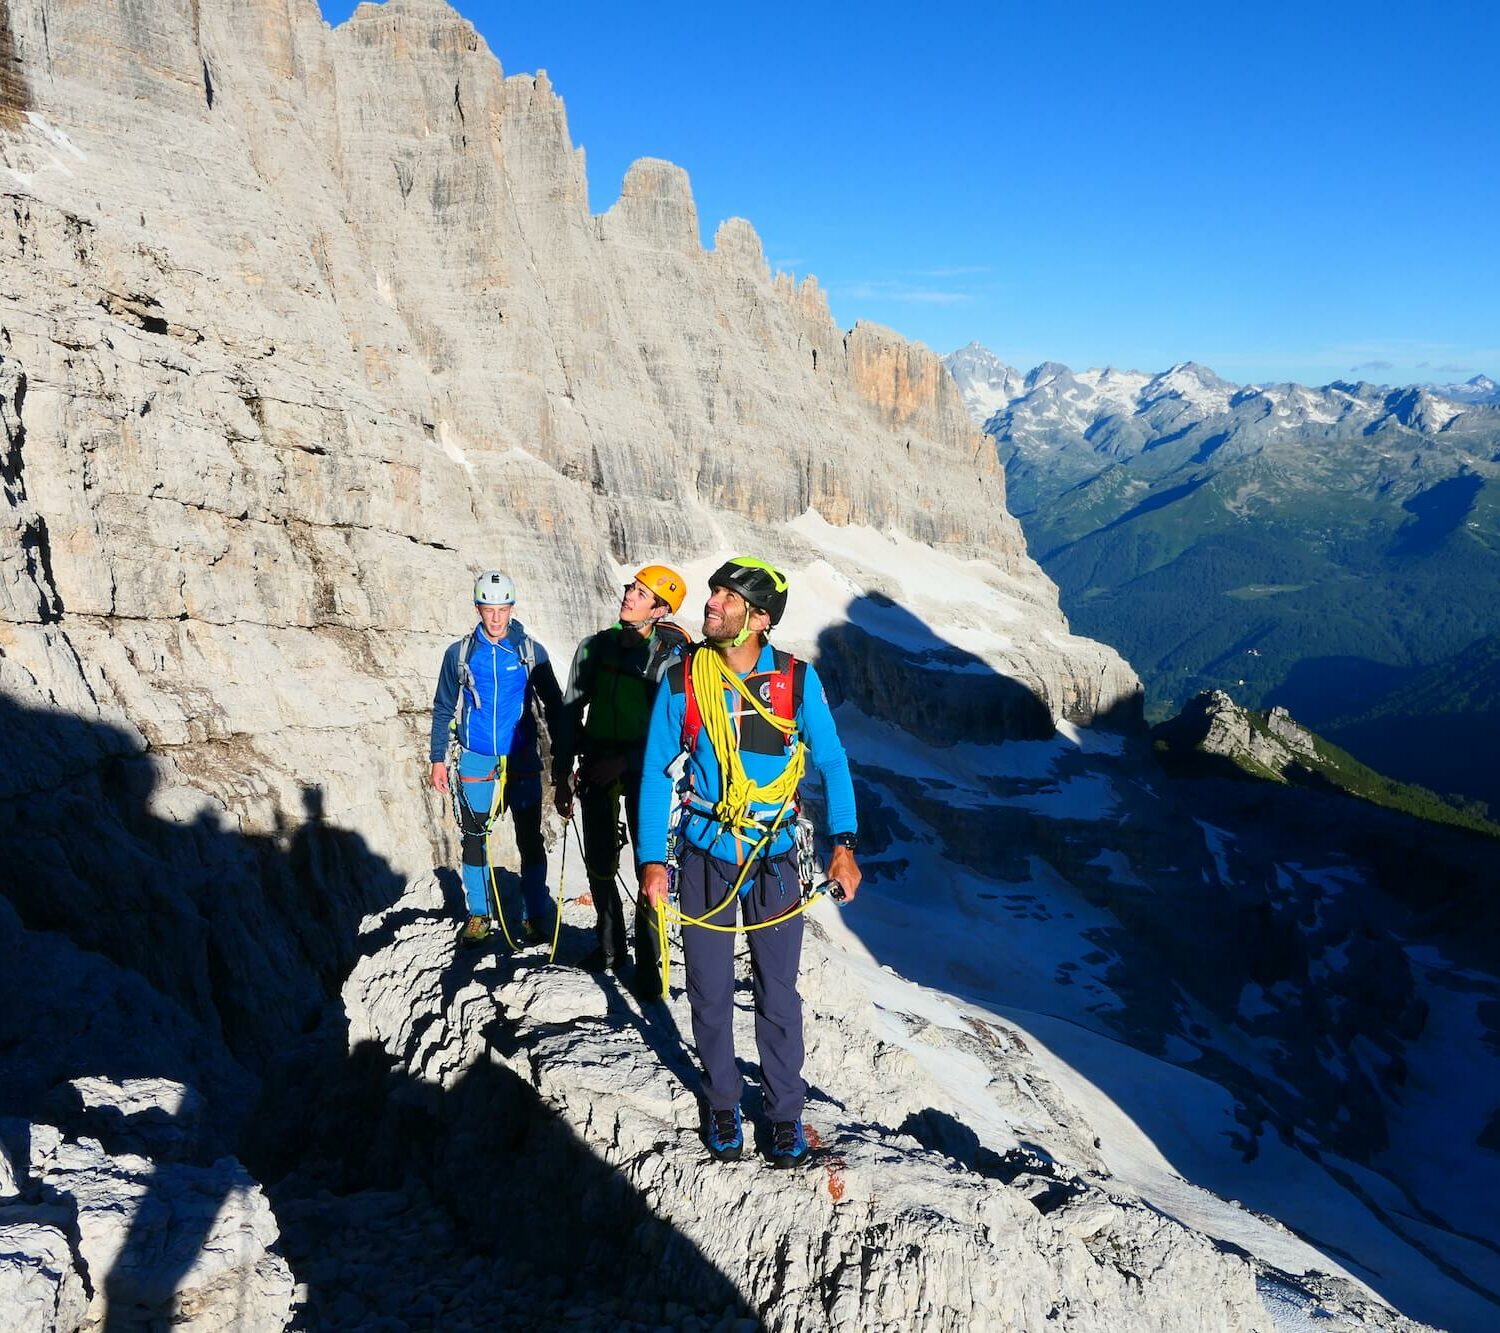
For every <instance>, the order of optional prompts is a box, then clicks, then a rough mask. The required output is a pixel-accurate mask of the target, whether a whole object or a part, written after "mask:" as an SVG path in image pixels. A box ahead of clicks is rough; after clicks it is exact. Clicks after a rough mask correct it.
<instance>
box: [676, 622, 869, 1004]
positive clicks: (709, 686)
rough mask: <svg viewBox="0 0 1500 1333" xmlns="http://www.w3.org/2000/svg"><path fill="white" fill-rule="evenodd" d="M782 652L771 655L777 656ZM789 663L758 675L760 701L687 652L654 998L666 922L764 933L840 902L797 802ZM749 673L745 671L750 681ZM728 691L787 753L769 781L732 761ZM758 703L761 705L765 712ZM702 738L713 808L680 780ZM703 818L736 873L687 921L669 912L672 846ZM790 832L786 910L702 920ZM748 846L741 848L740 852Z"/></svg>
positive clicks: (800, 748)
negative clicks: (792, 856)
mask: <svg viewBox="0 0 1500 1333" xmlns="http://www.w3.org/2000/svg"><path fill="white" fill-rule="evenodd" d="M782 656H783V655H782V654H777V657H778V658H781V657H782ZM797 665H798V663H797V659H796V658H795V657H793V656H791V655H790V654H786V655H785V660H784V661H778V664H777V670H776V671H775V672H772V673H759V674H761V675H762V676H763V677H764V683H763V685H762V689H763V691H764V693H763V695H762V697H763V698H764V699H765V701H766V703H762V702H761V699H760V698H757V697H756V694H755V692H753V691H752V690H751V689H750V687H749V686H748V685H747V684H746V682H745V681H743V680H741V679H740V677H739V676H738V675H737V674H735V672H733V671H732V670H730V668H729V666H728V664H727V663H725V661H724V659H723V657H722V655H721V654H719V653H716V652H713V651H704V650H702V649H700V650H698V651H696V652H694V653H693V654H692V655H691V656H690V657H689V658H688V660H687V662H686V663H685V664H684V666H683V695H684V699H683V725H682V741H683V746H682V756H683V760H684V762H683V776H682V778H681V779H680V782H679V790H680V792H681V797H682V799H681V804H680V808H679V811H678V820H677V827H676V829H674V830H673V832H672V834H671V836H670V838H669V842H668V851H667V862H666V864H667V884H668V898H667V901H665V902H661V903H658V904H657V907H656V914H657V930H658V932H659V936H660V939H661V944H662V948H661V965H662V966H661V971H662V992H663V994H665V993H666V989H667V982H668V972H669V961H668V951H667V944H666V940H667V935H666V928H667V922H668V921H675V922H676V923H677V924H678V926H679V927H682V926H700V927H702V928H703V929H704V930H714V931H719V932H721V933H723V934H731V935H744V934H748V933H749V932H751V931H753V930H766V929H768V928H771V927H775V926H782V925H786V924H787V923H788V922H789V921H791V920H793V919H794V918H795V917H798V916H800V915H801V914H802V913H803V912H805V911H807V909H808V908H809V907H811V906H812V905H813V903H814V902H816V901H817V899H818V898H820V897H822V896H823V895H824V894H827V895H829V896H830V897H834V898H836V899H842V897H843V886H842V885H841V884H839V883H838V881H837V880H830V879H823V878H822V877H821V872H820V868H819V866H818V864H817V856H816V852H815V850H814V848H813V843H812V825H811V824H810V823H809V822H808V821H807V820H806V819H805V818H804V817H803V816H802V813H801V809H800V806H799V805H798V803H797V796H798V788H799V787H800V786H801V783H802V779H803V777H804V776H805V774H806V771H807V747H806V745H805V744H804V743H803V741H802V740H801V738H800V737H799V736H798V735H797V723H796V710H797V705H798V703H799V702H800V700H799V699H798V698H797V695H798V693H799V687H800V684H801V682H800V679H799V674H798V672H797V670H796V668H797ZM756 674H757V673H751V676H752V678H754V676H755V675H756ZM726 690H730V691H732V692H733V693H734V694H736V695H738V697H739V698H741V699H743V700H745V702H746V703H748V704H749V705H750V707H751V709H753V710H754V712H755V714H757V715H758V716H759V717H760V718H761V719H762V720H763V721H765V722H767V723H769V724H770V725H771V726H772V727H774V728H775V730H776V731H777V732H779V733H780V734H781V737H782V741H783V744H784V747H785V750H786V753H787V756H788V758H787V762H786V765H785V767H784V768H783V769H782V771H781V773H780V774H779V775H778V776H777V777H776V778H774V779H773V780H772V781H771V782H769V783H764V784H762V783H757V782H755V781H754V780H753V779H751V778H750V777H749V775H748V774H747V773H746V772H745V766H744V762H743V760H742V759H741V758H740V747H739V744H738V738H737V736H736V734H735V730H734V722H733V719H732V718H731V717H730V713H729V707H728V703H727V702H726V699H725V691H726ZM766 704H769V705H770V707H769V708H768V707H767V706H766ZM703 731H706V732H707V733H708V740H709V744H710V745H711V746H712V747H713V751H714V757H715V758H716V759H717V760H718V765H719V778H720V796H719V799H718V800H717V801H716V802H713V803H712V804H710V803H709V802H707V801H705V800H702V799H701V798H698V797H697V796H695V794H694V793H693V791H692V789H691V786H690V785H689V780H688V777H687V775H686V774H687V769H686V763H685V760H686V757H687V756H689V755H691V753H692V752H693V749H694V746H695V745H696V743H697V739H698V736H699V734H700V733H701V732H703ZM756 804H759V805H761V806H767V805H771V804H775V805H776V806H777V809H776V811H775V813H774V814H773V815H771V816H770V817H769V818H767V817H766V816H764V815H755V814H753V813H752V812H751V807H752V806H753V805H756ZM693 814H697V815H701V816H704V817H705V818H711V819H713V820H715V821H716V822H717V823H719V824H720V825H722V826H723V827H724V828H725V829H727V830H728V831H729V832H730V833H731V834H732V835H733V837H734V838H735V841H736V842H737V843H738V844H739V845H740V850H741V851H742V852H743V853H744V854H743V857H742V860H741V864H740V872H739V875H738V876H737V877H736V878H735V880H734V882H733V883H732V884H731V885H730V888H729V892H728V894H726V895H725V897H724V899H723V901H722V902H719V903H717V904H716V905H715V906H714V907H712V908H711V909H710V910H709V911H707V912H705V913H704V914H703V915H702V916H693V915H690V914H689V913H686V912H684V911H682V909H681V908H680V907H678V906H677V878H678V874H679V871H680V865H679V859H678V845H679V843H680V841H681V838H682V824H683V823H684V822H685V821H686V820H687V818H688V817H689V816H690V815H693ZM789 822H792V823H795V824H796V826H797V835H796V837H797V841H796V847H797V872H798V874H797V878H798V881H799V890H800V892H799V894H798V898H799V901H798V902H797V903H796V905H795V906H793V907H791V908H789V909H788V910H787V911H785V912H782V913H779V914H778V915H777V916H774V917H772V918H770V919H768V920H766V921H758V922H750V923H740V922H735V923H734V924H732V925H720V924H718V923H717V922H715V921H713V920H711V919H710V918H712V917H715V916H717V915H718V914H719V913H720V912H722V911H723V910H724V909H725V908H726V907H728V906H729V905H730V904H731V903H732V902H733V901H734V899H735V898H736V897H739V896H740V895H741V894H742V893H743V892H748V889H747V888H746V880H747V878H748V876H749V875H750V872H751V870H752V869H754V868H755V866H756V865H757V863H758V862H760V860H761V859H762V856H763V854H764V853H765V852H766V849H767V848H768V847H769V846H770V845H771V842H772V841H773V840H774V838H775V837H776V835H777V834H778V833H780V832H781V831H782V830H783V829H784V828H785V827H786V825H787V824H788V823H789ZM747 848H748V850H746V849H747Z"/></svg>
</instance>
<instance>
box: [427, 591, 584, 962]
mask: <svg viewBox="0 0 1500 1333" xmlns="http://www.w3.org/2000/svg"><path fill="white" fill-rule="evenodd" d="M497 577H498V578H500V579H503V578H504V576H503V575H499V576H497ZM483 578H485V579H489V578H492V576H491V575H489V574H486V575H484V576H483ZM479 591H480V590H479V587H478V585H476V589H475V600H476V602H477V601H478V600H479ZM501 592H503V589H502V590H501ZM500 595H501V593H499V592H497V594H496V596H497V597H498V596H500ZM514 596H515V594H514V589H512V590H511V592H510V598H511V600H512V601H513V600H514ZM518 628H519V627H518ZM507 637H509V634H508V631H507ZM474 641H475V632H470V634H469V635H468V636H467V637H466V638H463V639H458V640H455V646H458V649H459V653H458V700H457V706H456V707H455V708H454V710H453V718H452V720H451V721H450V722H449V723H448V775H449V781H448V794H449V797H450V798H451V800H452V802H453V818H454V822H456V823H457V824H458V828H459V832H460V833H464V834H469V835H470V836H473V837H479V838H483V839H484V877H485V884H486V885H487V887H488V894H489V899H490V902H491V903H492V904H493V905H494V909H495V912H494V919H495V921H496V923H497V924H498V925H499V927H500V933H501V934H502V935H504V936H505V943H506V944H507V945H508V946H509V947H510V949H511V950H512V951H515V950H516V949H517V948H518V946H517V944H516V941H515V939H514V938H513V937H512V935H511V933H510V926H509V924H508V923H507V922H506V920H505V908H504V905H503V904H502V903H501V901H500V889H499V886H498V885H497V884H496V883H495V858H494V850H493V843H492V837H493V834H494V831H495V825H496V823H497V822H499V819H500V816H501V815H502V814H503V813H504V812H505V786H506V768H507V759H508V756H506V755H497V756H495V767H494V768H493V769H492V770H491V771H490V772H489V773H488V774H484V775H480V776H476V777H464V776H462V775H461V774H460V773H459V760H460V759H461V758H462V756H463V752H464V749H463V741H462V739H461V737H462V735H463V725H462V724H463V721H464V719H465V717H466V716H467V711H468V710H467V707H466V705H472V707H473V708H474V709H476V710H478V709H480V708H482V707H483V705H482V703H481V701H480V698H479V686H478V684H477V682H476V681H475V679H474V672H473V669H472V668H471V667H470V666H469V658H470V656H471V655H472V654H473V652H474ZM517 656H518V657H519V658H520V659H521V665H522V667H523V669H524V670H525V672H526V679H527V681H528V682H529V681H530V679H531V673H532V670H533V669H534V668H535V666H536V646H535V644H533V643H532V640H531V635H529V634H527V633H526V631H525V630H521V632H520V644H519V645H518V652H517ZM523 707H524V704H523ZM466 782H471V783H472V782H493V783H494V784H495V788H494V792H493V794H492V796H491V797H490V810H489V814H488V816H486V817H485V820H484V827H483V828H478V829H473V828H470V827H469V824H470V820H471V819H472V818H474V817H475V814H476V812H475V811H474V810H473V809H472V807H471V806H470V805H469V803H468V802H467V801H466V800H465V799H464V797H463V784H464V783H466ZM558 892H559V894H561V892H562V889H561V886H560V885H559V888H558ZM560 918H561V904H560V902H559V919H560ZM557 934H558V927H557V925H556V923H554V925H553V931H552V953H553V956H554V957H555V956H556V953H557ZM548 961H549V962H550V961H551V959H550V958H549V959H548Z"/></svg>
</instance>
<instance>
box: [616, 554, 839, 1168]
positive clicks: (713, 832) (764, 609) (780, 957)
mask: <svg viewBox="0 0 1500 1333" xmlns="http://www.w3.org/2000/svg"><path fill="white" fill-rule="evenodd" d="M709 592H710V595H709V599H708V603H707V605H706V606H705V607H704V608H703V638H704V643H703V644H702V645H701V646H700V647H699V648H698V649H696V650H695V651H694V653H693V654H692V656H691V657H690V658H689V659H688V660H687V661H686V662H679V663H675V664H673V665H672V666H671V667H670V668H669V669H668V672H667V676H666V679H665V681H664V683H663V686H662V688H661V689H660V690H659V691H658V692H657V695H656V702H655V706H654V708H653V710H652V714H651V725H650V728H649V731H648V733H647V737H646V755H645V767H644V772H643V775H642V782H641V809H640V835H641V836H640V844H639V847H640V850H639V853H638V855H639V857H640V859H641V862H642V864H641V891H642V893H643V894H644V895H645V897H646V898H647V900H648V901H649V902H651V903H652V904H653V905H657V904H664V903H666V901H667V899H668V895H669V879H668V874H667V861H668V855H669V851H670V850H671V847H670V841H671V840H672V839H675V840H676V855H677V863H678V871H677V893H678V906H679V910H680V911H681V912H682V914H683V915H684V916H685V917H693V918H697V919H699V920H700V921H706V922H707V923H709V925H711V926H718V927H721V928H723V927H733V926H734V924H735V920H736V915H737V913H736V905H738V915H739V916H740V917H741V918H743V921H744V924H745V925H746V926H754V927H761V928H758V929H752V930H749V931H748V932H747V934H748V939H749V943H750V958H751V969H752V976H753V979H754V997H755V1040H756V1046H757V1048H758V1050H759V1052H760V1065H761V1080H762V1092H763V1099H764V1104H765V1112H766V1116H767V1118H768V1119H769V1120H770V1122H771V1144H770V1159H771V1164H772V1165H773V1166H782V1167H790V1166H797V1165H800V1164H801V1163H802V1162H803V1161H804V1160H805V1159H806V1157H807V1153H808V1143H807V1136H806V1133H805V1131H804V1128H803V1125H802V1109H803V1105H804V1102H805V1101H806V1096H807V1085H806V1084H805V1083H804V1082H803V1080H802V1060H803V1041H802V997H801V996H800V995H799V994H798V993H797V969H798V966H799V964H800V961H801V956H802V917H801V915H800V914H799V913H797V910H796V909H797V908H798V907H799V906H800V904H801V894H800V881H799V876H798V873H797V856H796V815H797V792H796V788H797V783H798V780H799V779H800V777H801V774H802V771H803V767H804V764H805V760H806V757H807V756H808V755H810V756H811V758H812V762H813V764H814V765H815V766H816V767H817V769H818V771H819V773H820V774H821V775H822V778H823V787H824V798H825V802H826V808H827V817H828V828H829V831H830V833H831V834H832V835H833V842H834V851H833V858H832V860H831V861H830V863H829V867H828V877H829V878H830V879H834V880H837V881H838V882H839V884H840V885H842V887H843V892H844V898H845V901H848V900H851V899H853V897H854V895H855V892H856V891H857V890H858V888H859V882H860V871H859V867H858V865H857V864H856V863H855V860H854V848H855V828H856V821H855V809H854V786H853V783H852V781H851V780H850V776H849V760H848V757H847V756H846V755H845V753H844V747H843V745H842V744H841V743H840V741H839V736H838V730H837V728H836V727H835V725H834V721H833V715H832V714H831V713H830V712H829V709H828V700H827V697H826V695H825V694H824V692H823V685H822V682H821V681H820V680H819V679H818V674H817V672H816V671H815V670H814V669H813V667H812V665H811V663H807V662H799V661H797V660H796V659H794V658H793V657H791V655H790V654H788V653H783V652H779V651H777V650H775V649H773V648H772V647H771V645H770V643H769V640H768V634H769V631H770V629H771V627H772V626H774V625H775V624H776V623H777V622H778V621H779V620H780V619H781V616H782V613H783V612H784V611H785V609H786V597H787V580H786V577H785V575H783V574H782V573H781V572H780V571H779V570H776V569H774V568H772V567H771V566H770V565H768V564H766V563H765V562H764V561H761V560H755V559H752V558H750V557H747V556H738V557H736V558H734V559H732V560H729V561H726V562H725V563H724V564H723V565H722V566H720V567H719V569H718V570H717V571H716V572H715V573H714V574H713V576H712V577H711V578H710V580H709ZM684 754H685V755H686V768H685V772H684V773H683V777H682V779H681V781H680V782H678V781H674V770H676V769H677V768H678V767H679V765H677V763H676V761H677V759H678V757H679V756H680V755H684ZM782 917H785V918H786V920H785V921H781V920H780V918H782ZM709 925H692V924H685V925H684V926H683V931H682V943H683V953H684V957H685V961H686V965H687V995H688V1003H689V1005H690V1006H691V1009H692V1016H693V1040H694V1042H695V1043H696V1045H697V1048H698V1059H699V1061H700V1063H701V1064H702V1066H703V1096H704V1101H705V1103H706V1110H707V1125H706V1134H705V1138H706V1142H707V1145H708V1150H709V1152H710V1153H711V1154H712V1155H713V1156H714V1157H715V1158H717V1159H719V1160H720V1161H734V1160H735V1159H737V1158H738V1157H739V1156H740V1155H741V1153H742V1152H743V1150H744V1143H745V1138H744V1130H743V1127H742V1123H741V1115H740V1097H741V1094H742V1092H743V1084H742V1081H741V1079H740V1072H739V1066H738V1064H737V1063H736V1062H735V1053H734V1032H733V1026H732V1022H733V1015H734V939H735V937H734V934H733V933H727V932H726V931H725V930H724V929H718V930H715V929H710V928H709Z"/></svg>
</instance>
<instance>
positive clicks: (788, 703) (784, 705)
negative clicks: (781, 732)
mask: <svg viewBox="0 0 1500 1333" xmlns="http://www.w3.org/2000/svg"><path fill="white" fill-rule="evenodd" d="M773 651H774V653H775V659H774V660H775V663H776V670H775V674H774V675H773V676H772V677H771V679H770V683H769V685H770V695H771V698H770V701H769V702H770V704H771V711H772V712H773V713H775V714H776V716H777V717H779V718H782V719H783V720H785V721H787V722H792V721H795V720H796V717H797V710H798V709H799V708H801V707H802V682H803V679H804V677H805V676H806V674H807V672H806V670H805V666H806V664H805V663H803V662H800V661H799V660H798V659H797V658H795V657H794V656H792V654H791V653H786V652H782V650H781V649H780V648H777V649H774V650H773ZM795 737H796V732H795V730H794V731H791V732H788V733H787V738H786V744H787V748H788V749H790V748H791V747H792V745H793V743H794V741H795Z"/></svg>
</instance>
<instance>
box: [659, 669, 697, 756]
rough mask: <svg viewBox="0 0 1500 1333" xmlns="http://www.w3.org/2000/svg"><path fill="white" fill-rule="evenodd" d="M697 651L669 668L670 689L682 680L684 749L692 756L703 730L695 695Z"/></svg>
mask: <svg viewBox="0 0 1500 1333" xmlns="http://www.w3.org/2000/svg"><path fill="white" fill-rule="evenodd" d="M694 651H696V650H695V649H688V650H687V651H685V652H684V653H683V655H682V656H681V657H680V658H679V659H678V660H677V661H675V662H673V663H672V665H671V666H670V667H668V668H667V681H668V688H669V689H670V688H672V682H675V681H676V679H677V678H678V676H679V675H680V676H681V678H682V696H683V711H682V749H683V752H684V753H685V754H692V752H693V749H694V747H695V746H696V745H697V744H698V733H699V732H700V731H702V730H703V713H702V710H701V709H699V707H698V696H697V695H696V694H694V693H693V653H694Z"/></svg>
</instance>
